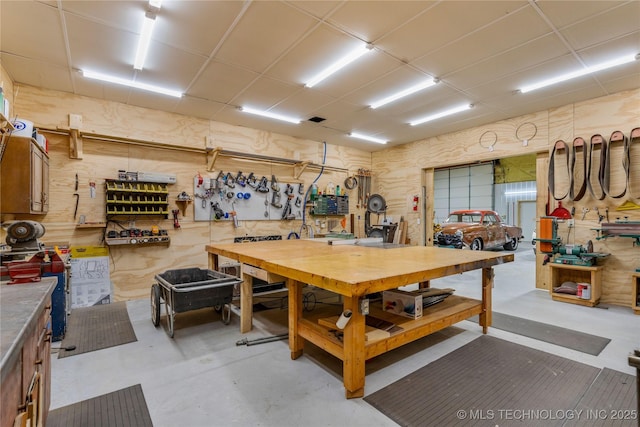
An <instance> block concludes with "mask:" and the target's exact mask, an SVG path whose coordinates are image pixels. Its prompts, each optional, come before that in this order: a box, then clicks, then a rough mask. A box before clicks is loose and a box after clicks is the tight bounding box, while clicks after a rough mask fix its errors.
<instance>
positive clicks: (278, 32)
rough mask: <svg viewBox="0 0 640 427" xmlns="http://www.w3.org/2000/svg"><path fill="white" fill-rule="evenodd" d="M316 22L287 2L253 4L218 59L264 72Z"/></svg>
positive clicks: (219, 53) (219, 52)
mask: <svg viewBox="0 0 640 427" xmlns="http://www.w3.org/2000/svg"><path fill="white" fill-rule="evenodd" d="M315 23H316V20H315V19H313V18H311V17H309V16H307V15H305V14H302V13H300V12H299V11H298V10H296V9H295V8H293V7H291V6H288V5H286V4H285V3H282V2H253V3H251V6H249V9H248V10H247V12H246V13H245V15H244V16H243V17H242V19H241V20H240V22H239V23H238V26H237V27H236V28H235V29H234V30H233V31H232V32H231V34H230V35H229V37H228V38H227V40H226V41H225V43H224V44H223V45H222V47H221V48H220V50H219V51H218V55H217V57H218V58H220V59H221V60H223V61H226V62H230V63H234V64H237V65H240V66H243V67H247V68H249V69H251V70H254V71H256V72H263V71H264V70H265V69H266V68H267V67H268V66H270V65H271V64H272V63H273V62H274V61H276V60H277V59H278V58H279V57H280V56H281V55H282V54H283V53H284V52H285V51H286V50H287V49H289V48H291V47H292V46H293V45H295V44H296V43H297V41H298V39H300V38H302V37H303V36H304V34H305V33H306V32H308V31H309V30H310V29H311V28H312V27H313V25H314V24H315Z"/></svg>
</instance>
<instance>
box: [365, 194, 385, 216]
mask: <svg viewBox="0 0 640 427" xmlns="http://www.w3.org/2000/svg"><path fill="white" fill-rule="evenodd" d="M367 209H368V210H369V212H373V213H382V212H384V211H385V210H386V209H387V203H386V202H385V200H384V198H383V197H382V196H381V195H379V194H372V195H371V196H370V197H369V200H368V201H367Z"/></svg>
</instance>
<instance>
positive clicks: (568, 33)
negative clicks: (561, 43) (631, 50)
mask: <svg viewBox="0 0 640 427" xmlns="http://www.w3.org/2000/svg"><path fill="white" fill-rule="evenodd" d="M639 21H640V1H632V2H629V3H627V4H625V5H622V6H620V7H617V8H615V9H612V10H611V11H609V12H606V13H600V14H598V15H596V16H594V17H592V18H589V19H585V20H583V21H581V22H580V23H578V24H576V25H572V26H570V27H567V28H563V29H561V33H562V35H563V36H564V37H565V38H566V39H567V41H568V42H569V43H570V44H571V47H572V48H573V49H575V50H580V49H584V48H587V47H591V46H596V45H598V44H600V43H602V38H601V37H600V36H598V34H597V31H594V30H593V29H594V27H603V28H606V29H607V32H608V34H609V37H608V39H611V40H615V39H617V38H619V37H624V36H627V35H629V34H633V33H635V34H639V33H638V22H639ZM636 40H638V38H637V39H636ZM638 46H639V45H636V47H638Z"/></svg>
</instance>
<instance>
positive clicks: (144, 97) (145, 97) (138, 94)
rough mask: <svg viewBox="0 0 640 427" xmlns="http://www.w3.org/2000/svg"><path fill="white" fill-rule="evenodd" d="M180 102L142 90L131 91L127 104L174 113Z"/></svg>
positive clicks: (170, 97)
mask: <svg viewBox="0 0 640 427" xmlns="http://www.w3.org/2000/svg"><path fill="white" fill-rule="evenodd" d="M179 102H180V100H179V99H178V98H174V97H172V96H165V95H160V94H157V93H153V92H147V91H144V90H132V91H131V92H130V93H129V98H128V100H127V104H130V105H135V106H138V107H143V108H151V109H155V110H160V111H167V112H174V111H175V109H176V107H177V105H178V103H179Z"/></svg>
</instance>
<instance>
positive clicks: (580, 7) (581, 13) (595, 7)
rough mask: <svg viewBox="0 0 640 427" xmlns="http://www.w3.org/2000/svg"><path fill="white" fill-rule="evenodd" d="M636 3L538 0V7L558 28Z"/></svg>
mask: <svg viewBox="0 0 640 427" xmlns="http://www.w3.org/2000/svg"><path fill="white" fill-rule="evenodd" d="M625 3H634V1H632V2H629V1H614V0H607V1H590V0H588V1H583V0H579V1H577V0H573V1H557V0H538V1H537V2H536V5H537V6H538V7H539V8H540V10H541V11H542V12H543V13H544V14H545V15H546V16H547V17H548V18H549V20H550V21H551V22H552V23H553V25H554V26H555V27H556V28H563V27H567V26H570V25H573V24H576V23H579V22H582V21H584V20H587V19H589V18H591V17H594V16H597V15H601V14H604V13H607V12H609V11H611V10H612V9H616V8H618V7H619V6H621V5H624V4H625Z"/></svg>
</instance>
